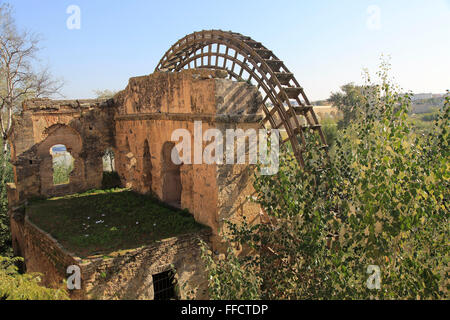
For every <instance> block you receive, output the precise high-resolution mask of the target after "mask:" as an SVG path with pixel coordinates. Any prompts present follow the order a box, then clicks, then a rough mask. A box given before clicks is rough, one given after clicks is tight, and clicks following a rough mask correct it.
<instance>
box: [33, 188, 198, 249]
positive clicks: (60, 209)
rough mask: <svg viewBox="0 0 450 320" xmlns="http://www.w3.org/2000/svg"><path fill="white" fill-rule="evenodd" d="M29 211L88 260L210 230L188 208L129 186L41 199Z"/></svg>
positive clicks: (34, 219) (49, 231) (65, 243)
mask: <svg viewBox="0 0 450 320" xmlns="http://www.w3.org/2000/svg"><path fill="white" fill-rule="evenodd" d="M27 212H28V215H29V219H30V220H31V221H32V222H33V223H35V224H36V225H37V226H39V227H40V228H42V229H43V230H45V231H46V232H48V233H50V234H51V235H52V236H53V237H54V238H55V239H57V240H58V241H59V242H60V243H61V244H62V245H63V246H64V247H65V248H66V249H68V250H69V251H71V252H74V253H75V254H77V255H78V256H80V257H82V258H84V257H87V256H91V255H99V254H102V255H104V254H110V253H112V252H114V251H120V250H125V249H133V248H137V247H140V246H143V245H146V244H151V243H152V242H155V241H157V240H161V239H166V238H170V237H173V236H177V235H182V234H187V233H192V232H196V231H199V230H201V229H203V228H206V227H205V226H203V225H200V224H198V223H197V222H195V220H194V218H193V217H192V215H191V214H190V213H189V212H187V211H182V210H176V209H173V208H170V207H168V206H165V205H164V204H162V203H160V202H158V201H157V200H155V199H153V198H151V197H149V196H145V195H140V194H137V193H135V192H132V191H129V190H126V189H111V190H94V191H90V192H86V193H82V194H76V195H71V196H64V197H59V198H52V199H48V200H37V201H34V202H32V203H31V204H30V206H29V208H28V210H27Z"/></svg>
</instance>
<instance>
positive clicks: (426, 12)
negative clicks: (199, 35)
mask: <svg viewBox="0 0 450 320" xmlns="http://www.w3.org/2000/svg"><path fill="white" fill-rule="evenodd" d="M10 3H11V4H12V5H13V6H14V8H15V17H16V21H17V24H18V25H19V27H21V28H26V29H28V30H32V31H35V32H37V33H39V34H41V36H42V38H43V41H42V43H41V44H42V46H43V47H44V48H43V50H42V51H41V52H40V57H41V59H42V62H43V63H44V64H48V65H49V66H50V67H51V70H52V72H53V74H54V75H56V76H57V77H64V79H65V81H66V85H65V87H64V90H63V94H64V95H65V96H66V98H89V97H93V90H95V89H111V90H120V89H123V88H125V86H126V85H127V82H128V78H130V77H132V76H138V75H145V74H149V73H151V72H153V70H154V68H155V67H156V65H157V63H158V61H159V59H160V58H161V57H162V55H163V54H164V52H165V51H166V50H167V49H168V48H169V47H170V46H171V45H172V44H173V43H174V42H176V41H177V40H178V39H180V38H181V37H183V36H184V35H186V34H188V33H191V32H193V31H199V30H203V29H222V30H233V31H236V32H240V33H242V34H245V35H248V36H251V37H253V38H254V39H255V40H258V41H261V42H263V43H264V44H265V45H266V46H267V47H269V48H270V49H272V50H273V51H274V52H275V53H276V54H277V55H278V56H279V57H280V58H281V59H282V60H284V61H285V63H286V65H287V66H288V68H290V69H291V70H292V71H293V72H294V73H295V75H296V77H297V79H298V80H299V82H300V83H301V84H302V86H303V87H304V88H305V90H306V93H307V94H308V96H309V97H310V99H312V100H316V99H324V98H328V96H329V94H330V92H331V91H336V90H337V89H338V88H339V87H340V86H341V85H343V84H345V83H347V82H351V81H353V82H361V70H362V68H363V67H368V68H369V69H370V70H372V71H375V69H376V67H377V65H378V63H379V58H380V56H381V54H390V55H391V57H392V60H391V62H392V65H393V75H394V76H395V78H396V80H397V82H398V83H399V84H400V85H401V86H402V87H403V88H404V89H405V90H412V91H414V92H416V93H420V92H434V93H443V92H445V90H446V89H449V88H450V0H422V1H415V0H409V1H407V0H389V1H388V0H386V1H377V0H372V1H365V0H339V1H337V0H329V1H325V0H323V1H321V0H318V1H303V0H302V1H300V0H291V1H284V0H278V1H273V0H272V1H265V0H257V1H256V0H239V1H235V0H223V1H215V0H188V1H187V0H184V1H179V0H171V1H156V0H128V1H125V0H89V1H87V0H69V1H66V0H39V1H32V0H12V1H10ZM69 5H78V6H79V7H80V9H81V29H80V30H69V29H68V28H67V27H66V20H67V18H68V17H69V14H67V13H66V9H67V7H68V6H69ZM372 5H375V6H377V8H379V11H378V12H379V13H380V15H379V19H376V14H375V15H374V11H371V12H368V8H369V7H370V6H372ZM374 21H375V22H374Z"/></svg>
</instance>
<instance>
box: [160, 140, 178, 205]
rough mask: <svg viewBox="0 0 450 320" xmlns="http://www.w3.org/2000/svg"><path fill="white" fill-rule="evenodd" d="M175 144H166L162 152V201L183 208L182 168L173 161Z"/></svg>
mask: <svg viewBox="0 0 450 320" xmlns="http://www.w3.org/2000/svg"><path fill="white" fill-rule="evenodd" d="M174 147H175V143H173V142H166V143H164V144H163V147H162V151H161V160H162V164H161V177H162V200H163V201H164V202H166V203H168V204H170V205H172V206H174V207H177V208H181V195H182V190H183V188H182V185H181V166H182V164H175V163H174V162H173V161H172V150H173V148H174Z"/></svg>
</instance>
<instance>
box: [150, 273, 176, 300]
mask: <svg viewBox="0 0 450 320" xmlns="http://www.w3.org/2000/svg"><path fill="white" fill-rule="evenodd" d="M153 291H154V293H155V295H154V299H155V300H176V299H177V296H176V294H175V273H174V272H173V270H169V271H165V272H161V273H158V274H155V275H153Z"/></svg>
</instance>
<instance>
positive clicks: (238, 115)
mask: <svg viewBox="0 0 450 320" xmlns="http://www.w3.org/2000/svg"><path fill="white" fill-rule="evenodd" d="M225 75H226V73H225V74H224V73H223V72H215V71H211V70H184V71H182V72H179V73H156V74H151V75H149V76H145V77H137V78H131V79H130V82H129V84H128V86H127V88H126V89H125V90H124V91H122V92H120V93H119V94H118V95H117V96H116V98H115V100H116V105H117V110H118V113H117V115H116V117H115V123H116V136H115V137H116V146H117V150H118V153H117V154H116V168H117V171H118V172H119V174H120V176H121V179H122V182H123V183H124V185H126V186H128V187H131V188H133V189H134V190H136V191H138V192H142V193H146V192H150V191H151V192H153V193H154V194H156V195H157V196H158V197H159V198H160V199H162V200H164V198H165V192H167V191H166V190H165V189H164V159H163V147H164V145H165V144H166V143H168V142H170V141H171V139H172V133H173V132H174V131H175V130H176V129H186V130H187V131H189V132H190V136H191V146H192V150H191V151H192V152H191V164H183V165H182V166H181V168H180V172H181V174H180V175H181V185H182V192H181V207H182V208H186V209H188V210H189V211H190V212H191V213H193V214H194V217H195V219H196V220H197V221H198V222H200V223H203V224H205V225H208V226H210V227H211V228H212V230H213V234H214V236H215V239H216V240H217V239H218V237H217V236H218V235H219V231H220V229H221V228H222V224H223V218H229V217H231V216H233V215H234V214H235V213H238V214H239V215H243V214H244V213H245V214H246V215H248V216H251V217H255V216H258V214H259V206H257V205H256V204H255V203H252V202H251V201H249V199H248V196H250V195H252V193H253V187H252V180H251V179H252V173H251V171H250V170H251V167H250V166H249V165H230V164H223V165H216V164H205V163H202V164H194V159H193V158H194V152H195V150H194V127H195V122H196V121H201V122H202V133H205V132H206V131H207V130H208V129H210V128H215V129H219V130H221V132H222V134H223V136H224V137H225V136H226V134H225V133H226V130H227V129H238V128H241V129H244V130H247V129H250V128H253V129H255V130H257V129H259V121H260V120H261V118H262V116H261V110H259V107H260V104H261V96H260V94H259V93H258V91H257V90H256V88H255V87H253V86H251V85H248V84H247V83H245V82H234V81H231V80H228V79H224V78H223V77H224V76H225ZM202 138H203V136H201V137H200V139H202ZM175 143H178V142H175ZM146 144H148V146H149V150H150V154H151V165H148V160H146V156H145V145H146ZM207 144H209V142H204V141H203V144H202V147H203V149H204V148H205V146H206V145H207ZM203 149H202V151H203ZM223 162H224V163H225V161H223Z"/></svg>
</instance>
